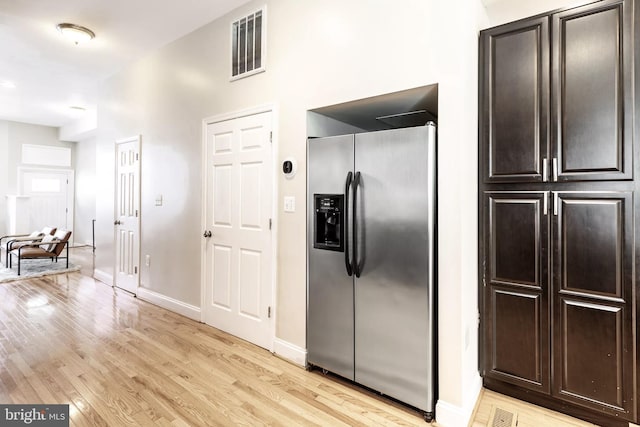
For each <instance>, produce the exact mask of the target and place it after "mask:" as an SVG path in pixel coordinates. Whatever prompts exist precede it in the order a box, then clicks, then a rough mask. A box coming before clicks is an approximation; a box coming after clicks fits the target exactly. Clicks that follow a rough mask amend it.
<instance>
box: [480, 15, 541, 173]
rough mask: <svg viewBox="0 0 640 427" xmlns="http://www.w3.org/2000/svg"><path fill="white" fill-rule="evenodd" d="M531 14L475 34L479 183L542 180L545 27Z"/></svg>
mask: <svg viewBox="0 0 640 427" xmlns="http://www.w3.org/2000/svg"><path fill="white" fill-rule="evenodd" d="M548 22H549V21H548V18H547V17H542V18H534V19H529V20H525V21H520V22H516V23H513V24H507V25H503V26H500V27H497V28H494V29H491V30H487V31H484V32H483V33H482V35H481V39H480V49H481V59H480V61H481V67H480V74H481V76H480V99H481V100H482V101H481V104H480V153H481V156H480V162H481V165H480V167H481V170H482V174H483V177H484V182H487V183H488V182H540V181H544V180H546V177H545V174H544V173H543V172H546V170H545V166H544V160H545V159H546V158H547V152H548V144H547V141H548V135H547V128H548V123H547V122H548V110H549V104H548V93H549V26H548Z"/></svg>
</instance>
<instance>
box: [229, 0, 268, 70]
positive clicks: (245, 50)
mask: <svg viewBox="0 0 640 427" xmlns="http://www.w3.org/2000/svg"><path fill="white" fill-rule="evenodd" d="M266 11H267V7H266V6H264V7H262V8H261V9H260V10H257V11H255V12H253V13H251V14H249V15H247V16H244V17H242V18H240V19H238V20H236V21H234V22H232V23H231V80H236V79H239V78H242V77H247V76H250V75H252V74H256V73H260V72H262V71H264V70H265V58H266V55H265V53H266V52H265V50H266V49H265V46H266V34H267V32H266Z"/></svg>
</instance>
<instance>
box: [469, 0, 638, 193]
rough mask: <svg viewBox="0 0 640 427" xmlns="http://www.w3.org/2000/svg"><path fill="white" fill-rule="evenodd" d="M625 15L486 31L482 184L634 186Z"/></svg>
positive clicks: (584, 12) (562, 17) (578, 12)
mask: <svg viewBox="0 0 640 427" xmlns="http://www.w3.org/2000/svg"><path fill="white" fill-rule="evenodd" d="M631 12H632V10H631V7H630V2H628V1H627V2H625V1H615V2H612V1H603V2H598V3H595V4H590V5H587V6H583V7H578V8H574V9H569V10H566V11H563V12H559V13H555V14H552V15H544V16H540V17H535V18H531V19H527V20H522V21H518V22H515V23H512V24H507V25H503V26H500V27H497V28H493V29H489V30H485V31H483V33H482V35H481V40H480V50H481V61H482V62H481V67H480V73H481V76H480V140H481V145H482V147H483V151H482V152H481V157H480V170H481V171H482V176H481V178H482V180H483V181H484V182H485V183H492V182H495V183H499V182H514V183H515V182H546V181H549V182H561V181H591V180H626V179H631V178H632V164H631V162H632V158H631V156H632V149H631V145H632V135H631V124H632V111H633V109H632V105H631V103H632V96H631V87H632V61H631V58H632V57H633V56H632V54H631V49H632V43H631V36H630V35H631V32H630V28H631V19H632V13H631ZM551 53H552V54H553V55H551ZM549 80H551V84H549Z"/></svg>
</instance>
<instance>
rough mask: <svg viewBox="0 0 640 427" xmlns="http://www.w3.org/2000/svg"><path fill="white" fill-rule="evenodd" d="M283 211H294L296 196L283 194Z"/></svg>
mask: <svg viewBox="0 0 640 427" xmlns="http://www.w3.org/2000/svg"><path fill="white" fill-rule="evenodd" d="M284 211H285V212H295V211H296V198H295V197H293V196H285V198H284Z"/></svg>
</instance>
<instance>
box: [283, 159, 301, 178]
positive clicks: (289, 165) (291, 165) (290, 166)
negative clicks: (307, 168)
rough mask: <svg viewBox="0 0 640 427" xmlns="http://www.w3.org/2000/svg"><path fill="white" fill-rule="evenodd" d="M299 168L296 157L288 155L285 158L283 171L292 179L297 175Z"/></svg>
mask: <svg viewBox="0 0 640 427" xmlns="http://www.w3.org/2000/svg"><path fill="white" fill-rule="evenodd" d="M297 170H298V162H296V159H294V158H293V157H287V158H286V159H284V162H282V173H284V176H285V177H286V178H289V179H291V178H293V177H294V176H296V172H297Z"/></svg>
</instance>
